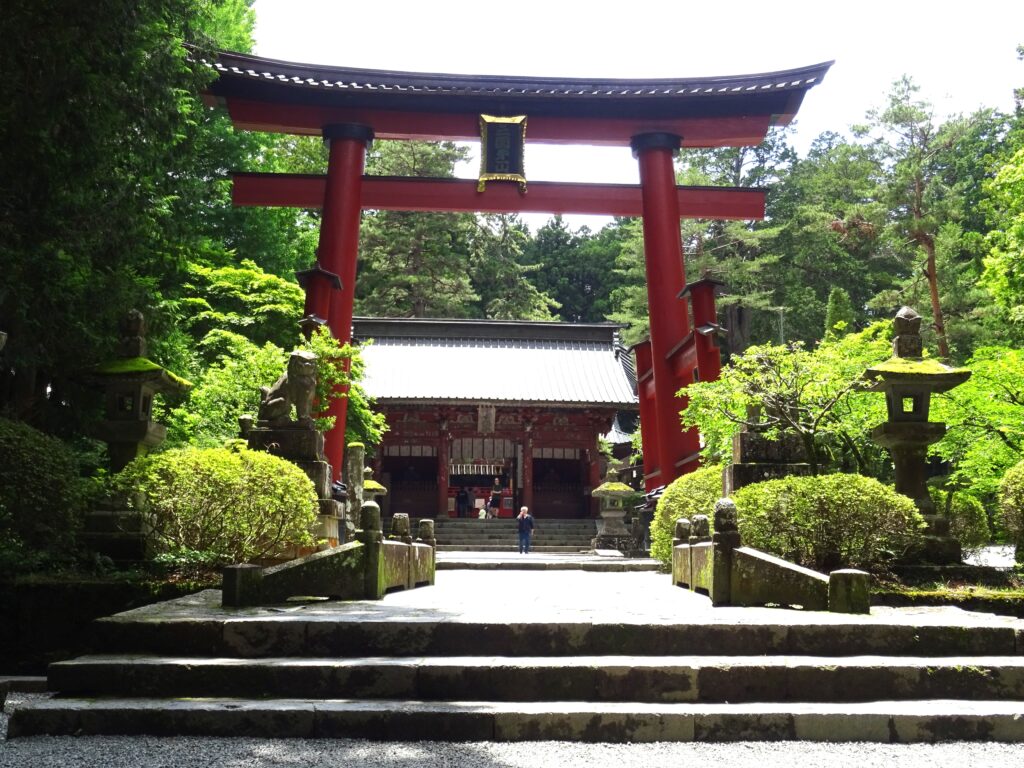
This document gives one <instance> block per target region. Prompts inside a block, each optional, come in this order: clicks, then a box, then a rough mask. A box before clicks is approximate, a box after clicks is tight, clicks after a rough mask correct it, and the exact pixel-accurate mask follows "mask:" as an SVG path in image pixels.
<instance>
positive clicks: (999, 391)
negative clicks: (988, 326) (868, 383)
mask: <svg viewBox="0 0 1024 768" xmlns="http://www.w3.org/2000/svg"><path fill="white" fill-rule="evenodd" d="M967 367H968V368H969V369H970V370H971V378H969V379H968V380H967V381H965V382H964V383H963V384H961V385H960V386H958V387H955V388H953V389H951V390H949V391H948V392H945V393H943V394H941V395H936V396H935V404H934V415H933V416H932V418H933V419H935V420H936V421H944V422H946V425H947V429H946V435H945V437H944V438H943V439H942V440H941V441H940V442H938V443H936V444H935V446H934V447H933V449H932V450H933V452H934V453H935V454H937V455H938V456H940V457H942V458H943V459H945V460H946V461H949V462H950V463H951V464H952V466H953V471H952V473H951V475H950V481H951V484H952V486H953V487H955V488H962V489H964V491H965V492H967V493H968V494H970V495H971V496H974V497H975V498H977V499H979V500H980V501H981V502H982V503H986V504H991V502H992V500H993V498H994V496H995V494H996V491H997V489H998V486H999V481H1000V480H1001V478H1002V477H1003V475H1004V474H1005V472H1006V471H1007V470H1008V469H1009V468H1010V467H1012V466H1014V465H1015V464H1016V463H1018V462H1019V461H1020V460H1021V459H1022V458H1024V351H1022V350H1019V349H1009V348H1006V347H983V348H981V349H978V350H975V353H974V355H973V356H972V357H971V359H970V360H969V361H968V363H967Z"/></svg>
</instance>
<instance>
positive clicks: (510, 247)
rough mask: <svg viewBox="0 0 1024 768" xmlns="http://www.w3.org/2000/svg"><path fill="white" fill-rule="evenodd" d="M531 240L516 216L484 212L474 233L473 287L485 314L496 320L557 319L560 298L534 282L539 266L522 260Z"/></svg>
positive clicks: (527, 231)
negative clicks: (556, 298) (529, 265)
mask: <svg viewBox="0 0 1024 768" xmlns="http://www.w3.org/2000/svg"><path fill="white" fill-rule="evenodd" d="M529 242H530V233H529V230H528V229H527V228H526V225H525V224H523V222H522V221H521V220H520V219H519V218H518V217H516V216H497V215H489V216H480V217H478V219H477V227H476V231H475V233H474V236H473V241H472V247H473V261H474V266H473V270H472V275H473V276H472V280H473V288H474V290H475V291H476V293H477V295H479V296H480V303H481V305H482V308H483V314H484V316H485V317H488V318H492V319H495V320H554V319H555V316H554V315H553V314H552V310H553V309H557V308H558V302H556V301H555V300H554V299H551V298H550V297H549V296H548V295H547V294H545V293H543V292H541V291H540V290H538V289H537V287H536V286H535V285H534V284H533V282H531V278H532V277H533V276H534V275H533V273H534V272H535V270H536V267H528V266H524V265H523V264H522V254H523V249H524V247H525V246H526V245H527V244H528V243H529Z"/></svg>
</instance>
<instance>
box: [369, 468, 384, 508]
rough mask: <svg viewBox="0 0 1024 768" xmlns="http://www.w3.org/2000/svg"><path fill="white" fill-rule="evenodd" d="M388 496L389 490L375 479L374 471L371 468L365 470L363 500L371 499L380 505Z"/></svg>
mask: <svg viewBox="0 0 1024 768" xmlns="http://www.w3.org/2000/svg"><path fill="white" fill-rule="evenodd" d="M387 495H388V489H387V488H385V487H384V486H383V485H381V484H380V483H378V482H377V481H376V480H374V479H373V470H372V469H371V468H370V467H364V468H363V498H366V497H370V498H371V499H373V500H374V501H376V502H377V503H378V504H379V503H380V500H381V499H382V498H384V497H385V496H387Z"/></svg>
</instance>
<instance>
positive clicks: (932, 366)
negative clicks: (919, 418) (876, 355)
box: [868, 357, 967, 376]
mask: <svg viewBox="0 0 1024 768" xmlns="http://www.w3.org/2000/svg"><path fill="white" fill-rule="evenodd" d="M966 371H967V369H966V368H951V367H950V366H948V365H944V364H943V363H941V362H939V361H938V360H936V359H935V358H932V357H924V358H907V357H890V358H889V359H888V360H886V361H885V362H884V363H878V364H877V365H873V366H871V368H870V369H868V375H869V376H870V375H871V374H874V373H895V374H904V375H925V376H934V375H935V374H948V373H963V372H966Z"/></svg>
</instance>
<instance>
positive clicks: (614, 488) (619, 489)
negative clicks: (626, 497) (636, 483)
mask: <svg viewBox="0 0 1024 768" xmlns="http://www.w3.org/2000/svg"><path fill="white" fill-rule="evenodd" d="M613 493H615V494H619V493H636V491H635V490H633V489H632V488H630V487H629V486H628V485H626V484H625V483H615V482H612V483H601V485H599V486H597V488H595V489H594V491H593V494H594V496H597V497H600V496H601V495H602V494H613Z"/></svg>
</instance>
